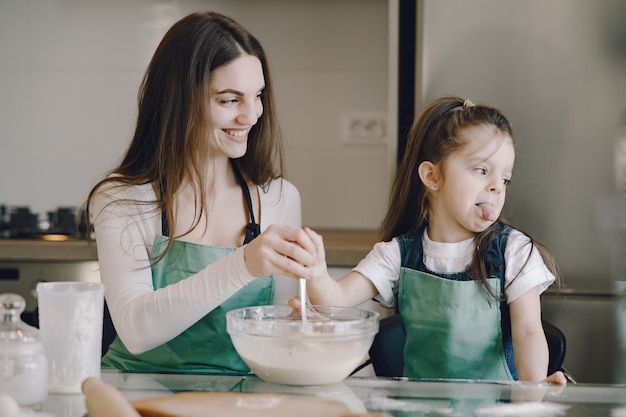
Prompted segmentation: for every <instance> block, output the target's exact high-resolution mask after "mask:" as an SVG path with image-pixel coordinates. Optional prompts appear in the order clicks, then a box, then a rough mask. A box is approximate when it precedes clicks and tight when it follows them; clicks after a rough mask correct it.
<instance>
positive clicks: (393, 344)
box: [369, 314, 566, 377]
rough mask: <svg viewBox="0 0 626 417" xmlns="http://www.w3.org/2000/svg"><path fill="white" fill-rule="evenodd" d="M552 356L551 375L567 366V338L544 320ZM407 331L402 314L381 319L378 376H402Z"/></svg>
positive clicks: (373, 358)
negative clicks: (564, 363) (564, 365)
mask: <svg viewBox="0 0 626 417" xmlns="http://www.w3.org/2000/svg"><path fill="white" fill-rule="evenodd" d="M542 324H543V331H544V333H545V334H546V340H547V342H548V350H549V352H550V359H549V363H548V375H550V374H553V373H554V372H556V371H560V370H563V361H564V360H565V352H566V339H565V335H564V334H563V332H561V330H559V328H557V327H556V326H554V325H553V324H551V323H548V322H547V321H543V320H542ZM405 339H406V333H405V330H404V325H403V324H402V319H401V318H400V315H399V314H394V315H392V316H388V317H385V318H383V319H382V320H381V321H380V327H379V331H378V334H377V335H376V337H374V341H373V342H372V347H371V348H370V351H369V354H370V362H371V364H372V366H373V368H374V372H375V373H376V375H378V376H386V377H399V376H402V373H403V371H404V341H405Z"/></svg>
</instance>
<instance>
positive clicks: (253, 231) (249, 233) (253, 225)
mask: <svg viewBox="0 0 626 417" xmlns="http://www.w3.org/2000/svg"><path fill="white" fill-rule="evenodd" d="M230 162H231V165H232V166H233V171H235V175H236V176H237V179H238V180H239V183H240V184H241V190H242V191H243V196H244V197H245V199H246V204H247V206H248V213H249V214H250V223H248V224H247V225H246V237H245V239H244V240H243V244H244V245H245V244H246V243H250V242H251V241H252V239H254V238H255V237H257V236H258V235H260V234H261V226H260V225H259V224H258V223H257V222H256V221H255V220H254V210H253V209H252V198H250V190H249V189H248V184H247V183H246V180H244V178H243V175H241V171H240V170H239V167H238V166H237V163H236V162H235V160H234V159H231V160H230Z"/></svg>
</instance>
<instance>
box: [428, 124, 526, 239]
mask: <svg viewBox="0 0 626 417" xmlns="http://www.w3.org/2000/svg"><path fill="white" fill-rule="evenodd" d="M459 138H460V139H462V140H463V141H464V142H465V145H464V146H462V147H461V148H459V149H458V150H456V151H455V152H453V153H452V154H451V155H450V156H449V157H448V158H447V159H446V160H445V162H444V164H443V171H442V172H441V171H440V176H439V182H438V188H437V190H436V191H434V192H432V193H431V194H430V198H429V200H430V202H429V205H430V210H429V214H430V217H429V233H431V229H433V231H432V232H434V234H435V236H431V238H433V239H435V238H436V237H437V235H438V236H439V239H437V240H442V241H460V240H464V239H467V238H470V237H472V236H473V235H474V234H475V233H478V232H481V231H483V230H485V229H486V228H487V227H489V226H490V225H492V224H493V223H494V222H495V221H496V220H497V219H498V217H499V216H500V213H501V211H502V208H503V207H504V201H505V197H506V187H507V184H508V183H509V181H510V180H511V175H512V173H513V164H514V162H515V150H514V147H513V140H512V138H511V137H510V136H509V135H508V134H506V133H503V132H501V131H500V130H498V129H497V128H496V127H495V126H491V125H488V126H479V127H471V128H466V129H462V130H461V131H459ZM440 168H441V167H440Z"/></svg>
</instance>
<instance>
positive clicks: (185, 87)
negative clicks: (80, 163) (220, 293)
mask: <svg viewBox="0 0 626 417" xmlns="http://www.w3.org/2000/svg"><path fill="white" fill-rule="evenodd" d="M244 54H249V55H252V56H255V57H257V58H258V59H259V60H260V61H261V66H262V69H263V74H264V77H265V88H264V94H263V95H262V98H261V100H262V105H263V113H262V115H261V117H260V118H259V120H258V121H257V123H256V124H255V125H254V126H253V127H252V129H251V130H250V132H249V138H248V149H247V152H246V154H245V155H244V156H243V157H241V158H240V159H239V160H238V166H239V168H240V170H241V171H242V172H244V173H245V174H246V175H247V176H248V178H250V179H251V180H252V182H254V183H255V184H257V185H260V186H266V185H267V184H269V182H270V181H271V180H273V179H276V178H279V177H282V176H283V174H284V161H283V158H284V157H283V142H282V137H281V134H280V131H279V128H278V123H277V116H276V110H275V105H274V98H273V85H272V81H271V77H270V69H269V66H268V62H267V58H266V55H265V52H264V51H263V48H262V47H261V44H260V43H259V41H258V40H257V39H256V38H255V37H254V36H253V35H252V34H250V33H249V32H248V31H247V30H246V29H244V28H243V27H242V26H241V25H240V24H238V23H237V22H235V21H234V20H233V19H231V18H229V17H226V16H224V15H221V14H219V13H214V12H206V13H193V14H190V15H188V16H186V17H184V18H182V19H181V20H179V21H178V22H176V23H175V24H174V25H173V26H172V27H171V28H170V29H169V31H168V32H167V33H166V34H165V36H164V37H163V40H162V41H161V43H160V44H159V46H158V48H157V50H156V51H155V53H154V56H153V57H152V60H151V62H150V64H149V66H148V68H147V70H146V73H145V75H144V78H143V81H142V84H141V87H140V89H139V95H138V117H137V125H136V127H135V133H134V135H133V138H132V141H131V143H130V145H129V147H128V150H127V151H126V154H125V156H124V158H123V159H122V162H121V163H120V164H119V166H117V167H116V168H114V169H113V170H112V171H111V172H110V174H115V175H114V176H107V177H106V178H104V179H103V180H101V181H100V182H98V183H97V184H96V185H95V186H94V187H93V189H92V190H91V192H90V194H89V196H88V198H87V201H86V204H85V217H86V220H87V221H88V230H90V231H91V229H92V228H93V225H92V224H91V223H89V219H90V216H91V214H90V213H89V208H90V203H91V201H92V199H93V197H94V194H95V193H96V192H97V190H98V189H99V188H100V187H101V186H103V185H105V184H108V183H109V184H121V185H122V186H124V185H142V184H152V185H153V186H154V187H155V190H160V192H157V196H156V201H154V202H153V203H155V204H156V206H157V207H158V209H160V210H162V211H163V212H164V213H165V214H166V216H167V219H168V222H169V225H170V230H175V224H174V222H175V218H174V216H173V201H174V195H175V193H176V191H177V190H178V188H179V186H180V185H181V183H182V181H183V180H184V179H187V180H190V181H191V182H193V183H194V184H195V185H196V186H197V187H196V189H197V195H196V202H197V206H198V207H199V208H200V210H199V213H198V214H197V217H196V220H195V222H194V225H193V226H192V227H191V229H193V228H194V227H196V226H197V225H198V222H199V221H200V217H201V216H202V215H203V214H206V212H207V203H206V191H205V190H207V189H208V187H207V180H206V173H207V164H208V162H207V161H208V160H209V153H210V150H209V145H208V141H207V137H208V134H209V131H210V126H208V121H207V114H208V108H207V106H208V103H209V83H210V81H211V74H212V73H213V71H215V70H216V69H218V68H221V67H223V66H225V65H227V64H229V63H231V62H232V61H233V60H235V59H236V58H238V57H240V56H242V55H244ZM165 183H166V184H167V186H166V187H162V185H163V184H165ZM129 203H135V204H137V203H139V202H129ZM143 204H146V202H143ZM188 232H189V231H188ZM170 242H171V240H170ZM168 248H169V246H168Z"/></svg>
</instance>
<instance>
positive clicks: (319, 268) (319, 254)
mask: <svg viewBox="0 0 626 417" xmlns="http://www.w3.org/2000/svg"><path fill="white" fill-rule="evenodd" d="M304 232H305V233H306V234H307V236H308V237H309V239H310V240H311V242H312V243H313V245H314V247H315V254H316V256H315V262H314V263H313V264H311V265H309V267H308V268H307V272H308V274H307V275H302V276H303V277H305V278H308V279H311V280H315V279H321V278H322V277H328V268H327V266H326V251H325V250H324V238H323V237H322V236H321V235H319V234H317V233H316V232H314V231H313V230H311V229H309V228H308V227H305V228H304Z"/></svg>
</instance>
